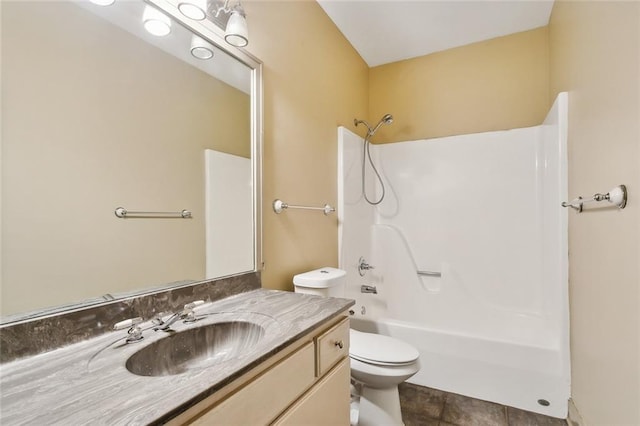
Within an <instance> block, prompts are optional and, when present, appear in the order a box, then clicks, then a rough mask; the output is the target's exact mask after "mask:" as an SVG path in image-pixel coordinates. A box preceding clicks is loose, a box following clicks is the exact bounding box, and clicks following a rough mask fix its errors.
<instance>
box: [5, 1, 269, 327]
mask: <svg viewBox="0 0 640 426" xmlns="http://www.w3.org/2000/svg"><path fill="white" fill-rule="evenodd" d="M147 7H151V6H147ZM144 9H145V3H143V2H142V1H117V2H115V3H114V4H112V5H110V6H106V7H103V6H97V5H95V4H93V3H89V2H88V1H83V2H71V1H55V2H50V1H43V2H23V1H3V2H2V15H1V18H2V22H1V29H2V70H1V71H2V124H3V126H2V235H1V236H2V312H1V313H2V316H3V321H5V322H6V320H7V319H8V320H15V319H16V318H19V316H20V315H19V314H20V313H24V312H28V311H34V310H40V309H44V308H48V307H52V306H56V305H65V304H66V305H68V304H71V303H76V302H78V301H82V300H85V301H86V300H89V301H92V302H94V303H96V302H99V301H104V300H105V299H110V298H112V296H111V295H118V294H124V295H130V294H131V293H133V292H137V291H139V290H142V291H144V290H149V289H151V288H155V287H162V286H166V284H167V283H180V284H181V285H184V284H185V283H186V282H192V281H200V280H203V279H205V278H215V277H221V276H227V275H232V274H237V273H241V272H247V271H254V270H256V262H255V259H256V256H257V255H256V238H257V237H256V235H257V234H258V233H259V230H258V229H257V226H256V219H255V217H256V211H257V210H256V209H257V208H258V207H257V206H256V203H255V200H256V197H257V196H258V195H256V186H257V185H256V182H257V178H256V175H259V173H258V172H257V171H256V163H257V161H258V160H257V159H256V158H255V157H256V156H257V155H258V150H257V149H256V145H258V144H259V143H258V141H257V135H258V134H259V132H258V131H256V128H255V126H257V123H256V122H257V120H256V117H258V116H259V113H258V111H257V108H256V105H257V104H258V103H257V102H256V99H255V97H256V95H255V94H256V93H257V91H256V84H257V83H256V81H257V78H256V68H257V67H259V63H258V62H257V61H255V62H252V61H253V59H251V61H246V60H244V59H245V58H243V60H242V61H241V60H238V59H236V58H235V57H234V56H237V55H234V56H232V55H231V54H229V53H228V52H226V51H225V50H223V49H221V48H220V47H219V46H218V45H215V44H212V43H211V42H210V41H211V40H215V38H214V37H213V36H212V35H209V34H206V32H204V31H200V33H199V35H200V36H202V37H198V38H195V37H194V35H193V34H192V33H191V32H190V31H188V30H187V29H186V27H184V26H182V25H180V24H179V23H178V22H175V21H173V22H171V23H170V33H169V34H168V35H166V36H163V37H155V36H153V35H151V34H149V33H147V32H146V31H145V30H144V27H143V25H142V16H143V13H144ZM163 16H167V15H163ZM204 38H209V40H208V41H205V40H204ZM192 43H195V44H193V45H192ZM194 47H195V50H194V53H193V54H192V53H191V51H192V48H194ZM207 51H210V52H211V53H212V57H211V55H210V54H209V53H208V52H207ZM252 95H253V96H252ZM252 126H254V127H252ZM205 153H207V154H206V161H205ZM221 183H222V184H221ZM205 189H206V194H205ZM117 207H124V208H125V209H127V210H130V211H149V212H180V211H182V210H183V209H186V210H188V211H190V212H191V213H192V218H186V219H183V218H159V217H156V218H149V217H143V218H125V219H121V218H118V217H116V215H115V214H114V211H115V209H116V208H117ZM205 227H206V229H205ZM222 256H226V257H225V258H224V259H223V261H222V262H221V257H222ZM105 295H106V296H105ZM16 315H17V316H16ZM7 316H9V317H7Z"/></svg>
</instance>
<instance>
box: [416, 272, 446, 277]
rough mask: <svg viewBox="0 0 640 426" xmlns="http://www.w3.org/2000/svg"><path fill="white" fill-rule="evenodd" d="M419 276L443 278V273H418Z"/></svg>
mask: <svg viewBox="0 0 640 426" xmlns="http://www.w3.org/2000/svg"><path fill="white" fill-rule="evenodd" d="M417 272H418V275H424V276H426V277H441V276H442V272H433V271H417Z"/></svg>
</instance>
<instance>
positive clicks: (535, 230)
mask: <svg viewBox="0 0 640 426" xmlns="http://www.w3.org/2000/svg"><path fill="white" fill-rule="evenodd" d="M566 129H567V94H566V93H562V94H560V95H559V96H558V98H557V99H556V102H555V103H554V105H553V107H552V109H551V111H550V112H549V114H548V116H547V118H546V120H545V121H544V123H543V124H542V125H540V126H536V127H530V128H522V129H513V130H509V131H499V132H488V133H480V134H470V135H461V136H452V137H445V138H438V139H429V140H418V141H410V142H400V143H393V144H385V145H372V146H371V153H372V155H373V158H374V162H375V164H376V165H377V167H378V170H379V171H380V173H381V174H382V176H383V180H384V184H385V186H386V196H385V199H384V201H382V203H380V204H379V205H377V206H372V205H369V204H368V203H367V202H366V201H365V200H364V198H363V196H362V176H361V172H362V161H363V149H362V143H363V140H362V138H360V137H359V136H357V135H355V134H354V133H352V132H350V131H349V130H347V129H345V128H339V130H338V140H339V149H338V204H339V208H338V212H339V241H340V267H341V268H342V269H345V270H346V271H347V286H346V290H345V296H346V297H349V298H353V299H355V300H356V307H355V311H356V313H355V315H354V316H353V317H352V323H353V327H354V328H358V329H361V330H363V331H375V332H378V333H381V334H386V335H390V336H393V337H397V338H400V339H402V340H405V341H407V342H409V343H411V344H412V345H414V346H415V347H416V348H418V349H419V351H420V360H421V365H422V368H421V370H420V372H419V373H418V374H416V375H415V376H414V377H413V378H411V379H410V380H409V381H410V382H411V383H414V384H418V385H423V386H428V387H433V388H437V389H442V390H445V391H448V392H454V393H459V394H463V395H467V396H471V397H474V398H479V399H484V400H489V401H494V402H498V403H501V404H505V405H509V406H513V407H517V408H521V409H524V410H529V411H534V412H538V413H542V414H546V415H549V416H554V417H560V418H564V417H566V414H567V400H568V398H569V396H570V364H569V312H568V284H567V281H568V280H567V262H568V260H567V211H566V209H564V208H562V207H561V206H560V203H561V202H562V201H563V200H566V199H567V177H566V176H567V164H566V163H567V161H566V132H567V130H566ZM367 167H368V165H367ZM366 179H367V182H366V187H367V191H368V192H367V194H368V195H369V198H371V197H372V196H374V197H375V198H376V199H377V198H378V197H379V196H380V194H379V192H378V193H373V191H374V190H376V191H379V190H380V187H379V184H377V182H376V180H375V178H374V175H373V172H372V171H371V170H370V169H367V175H366ZM361 256H362V257H364V258H365V259H366V261H367V263H369V264H371V265H373V266H374V267H375V269H373V270H369V271H367V272H366V273H365V275H364V276H360V274H359V273H358V261H359V258H360V257H361ZM418 271H423V272H428V273H432V274H418ZM438 274H440V275H438ZM363 284H366V285H374V286H376V287H377V290H378V294H362V293H360V286H361V285H363Z"/></svg>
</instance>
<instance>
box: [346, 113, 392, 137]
mask: <svg viewBox="0 0 640 426" xmlns="http://www.w3.org/2000/svg"><path fill="white" fill-rule="evenodd" d="M391 123H393V116H392V115H391V114H385V115H384V116H383V117H382V118H381V119H380V121H379V122H378V124H376V127H374V128H373V129H372V128H371V126H369V123H367V122H366V121H364V120H358V119H357V118H356V119H354V120H353V124H354V125H355V126H356V127H358V124H364V125H365V126H367V135H368V136H373V134H374V133H375V132H376V131H377V130H378V128H379V127H380V126H382V125H383V124H391Z"/></svg>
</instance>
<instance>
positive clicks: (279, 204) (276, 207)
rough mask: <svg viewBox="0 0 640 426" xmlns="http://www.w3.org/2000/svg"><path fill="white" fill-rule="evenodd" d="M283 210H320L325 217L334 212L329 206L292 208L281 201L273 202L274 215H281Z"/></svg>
mask: <svg viewBox="0 0 640 426" xmlns="http://www.w3.org/2000/svg"><path fill="white" fill-rule="evenodd" d="M285 209H302V210H322V211H323V212H324V215H325V216H328V215H329V213H332V212H335V211H336V209H335V207H331V206H330V205H329V204H325V205H324V206H323V207H308V206H293V205H290V204H287V203H285V202H284V201H282V200H273V211H274V212H276V213H278V214H279V213H282V212H283V211H284V210H285Z"/></svg>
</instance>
